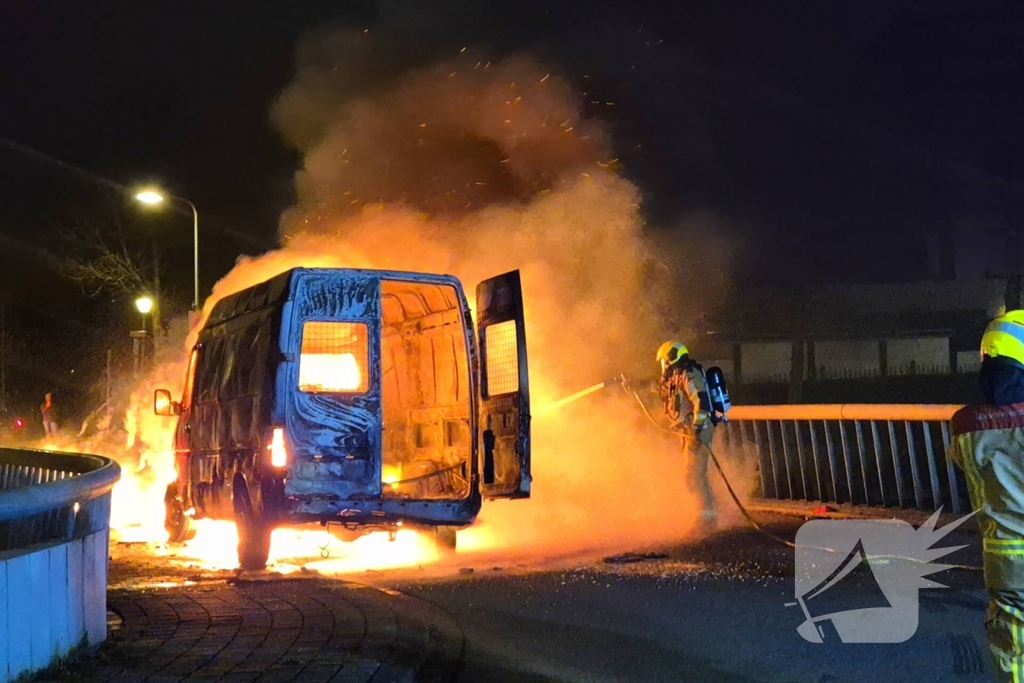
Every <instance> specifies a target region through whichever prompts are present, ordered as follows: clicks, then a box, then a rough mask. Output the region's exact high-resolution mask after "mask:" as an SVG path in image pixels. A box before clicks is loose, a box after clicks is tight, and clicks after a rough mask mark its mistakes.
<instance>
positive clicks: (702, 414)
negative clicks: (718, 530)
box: [657, 341, 717, 531]
mask: <svg viewBox="0 0 1024 683" xmlns="http://www.w3.org/2000/svg"><path fill="white" fill-rule="evenodd" d="M657 361H658V363H660V364H661V380H660V384H659V392H660V395H661V400H662V402H663V403H664V405H665V415H666V416H667V417H668V419H669V420H670V421H671V428H672V430H673V431H675V432H677V433H678V434H679V438H680V444H681V446H682V450H683V457H684V458H685V459H686V472H687V481H688V483H689V485H690V488H691V490H692V491H693V493H695V494H696V496H697V499H698V501H699V503H700V506H701V509H700V525H701V528H702V529H703V530H705V531H713V530H714V529H715V526H716V524H717V514H716V513H715V500H714V497H713V496H712V494H711V485H710V483H709V482H708V458H709V457H710V450H709V449H710V448H711V441H712V438H713V436H714V430H715V427H714V425H713V424H712V421H711V402H710V400H709V398H708V392H707V386H706V384H705V381H704V370H703V368H701V366H700V365H698V364H697V363H696V362H694V361H693V360H692V359H691V358H690V351H689V349H687V348H686V345H685V344H683V343H682V342H678V341H667V342H665V343H664V344H662V345H661V347H660V348H659V349H658V355H657Z"/></svg>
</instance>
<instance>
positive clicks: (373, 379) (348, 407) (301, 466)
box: [275, 270, 381, 500]
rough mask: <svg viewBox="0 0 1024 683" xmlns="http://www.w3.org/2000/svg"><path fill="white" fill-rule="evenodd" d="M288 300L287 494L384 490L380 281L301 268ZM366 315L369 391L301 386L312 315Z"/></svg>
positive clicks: (281, 375) (279, 383)
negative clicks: (304, 345) (304, 336)
mask: <svg viewBox="0 0 1024 683" xmlns="http://www.w3.org/2000/svg"><path fill="white" fill-rule="evenodd" d="M289 298H290V305H288V306H286V307H285V314H286V316H287V317H286V319H285V320H283V321H282V327H287V328H288V329H287V331H285V330H284V329H282V341H284V342H285V343H286V345H287V346H286V348H285V358H286V361H285V362H284V363H282V364H281V365H280V366H279V368H278V373H277V378H276V388H277V400H278V402H279V406H278V408H279V409H280V408H283V410H275V412H276V413H277V414H281V413H283V415H284V418H285V426H286V431H287V436H288V447H289V457H290V459H291V462H290V464H289V468H288V478H287V479H286V481H285V495H287V496H290V497H293V498H296V499H298V500H344V499H360V498H364V499H365V498H376V497H379V496H380V464H381V422H380V416H381V398H380V280H379V278H378V277H377V276H376V275H374V274H370V273H365V272H359V271H342V272H330V271H317V270H307V271H303V270H297V271H296V273H295V277H294V278H293V280H292V295H291V297H289ZM311 320H313V321H331V320H335V321H351V322H360V323H364V324H365V325H367V327H368V328H369V339H370V348H369V367H368V368H367V370H368V379H369V382H368V386H369V389H368V391H367V392H366V393H363V394H329V393H319V394H318V393H306V392H302V391H299V388H298V387H299V353H300V349H301V340H302V328H303V324H304V323H305V322H307V321H311Z"/></svg>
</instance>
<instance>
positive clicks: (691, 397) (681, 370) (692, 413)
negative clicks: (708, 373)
mask: <svg viewBox="0 0 1024 683" xmlns="http://www.w3.org/2000/svg"><path fill="white" fill-rule="evenodd" d="M660 389H661V392H660V393H661V400H662V402H663V403H664V404H665V414H666V415H667V416H668V419H669V420H671V421H672V427H673V428H675V429H686V430H693V431H697V430H698V429H700V428H702V427H703V426H704V425H705V424H707V423H708V411H709V410H710V402H709V401H708V388H707V385H706V384H705V382H704V371H703V370H702V368H701V367H700V366H699V365H697V364H696V363H692V362H691V363H688V364H686V365H684V366H681V367H672V368H670V369H669V370H668V372H667V373H666V374H665V376H664V377H662V378H661V386H660Z"/></svg>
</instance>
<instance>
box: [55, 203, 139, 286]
mask: <svg viewBox="0 0 1024 683" xmlns="http://www.w3.org/2000/svg"><path fill="white" fill-rule="evenodd" d="M116 222H119V221H116ZM108 232H110V231H104V230H103V229H102V228H101V227H100V226H98V225H96V224H95V223H93V222H91V221H88V220H79V221H76V222H75V223H73V224H72V225H70V226H69V227H67V228H65V229H64V230H62V231H61V236H62V237H63V239H64V241H65V242H66V243H67V245H68V247H69V251H70V252H71V255H69V256H65V257H63V258H61V259H60V261H59V264H58V269H59V271H60V274H61V275H63V276H64V277H66V278H68V279H69V280H71V281H72V282H75V283H76V284H78V286H79V287H81V289H82V291H83V292H84V293H85V294H87V295H88V296H97V295H99V294H102V293H109V294H134V293H137V292H140V291H142V290H143V289H145V288H146V287H147V285H148V283H147V282H146V278H145V275H144V273H145V272H146V270H147V266H148V265H150V264H148V263H146V261H145V260H144V257H143V252H141V251H132V250H130V249H129V248H128V245H127V243H126V242H125V240H124V238H123V233H122V231H121V229H120V226H117V230H116V233H115V238H114V239H111V235H109V234H106V233H108Z"/></svg>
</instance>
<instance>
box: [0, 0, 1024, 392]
mask: <svg viewBox="0 0 1024 683" xmlns="http://www.w3.org/2000/svg"><path fill="white" fill-rule="evenodd" d="M331 23H339V24H346V25H351V26H364V27H366V28H368V29H370V30H373V31H388V32H393V33H396V34H398V35H400V36H404V37H407V39H408V41H409V44H410V45H415V46H416V49H409V50H407V51H406V52H407V54H404V55H403V56H402V60H404V61H405V62H407V63H408V66H415V65H417V64H420V63H427V62H429V61H431V60H433V59H435V58H437V57H439V56H445V55H450V54H453V52H457V51H458V50H459V49H460V48H461V47H462V46H465V45H473V46H484V47H487V48H489V49H490V50H491V51H492V52H493V53H494V54H496V55H500V54H501V53H504V52H512V51H521V50H526V51H530V52H532V53H535V54H539V55H541V56H542V57H544V58H546V59H549V60H551V61H552V62H553V63H555V64H557V65H558V66H559V67H560V68H561V69H562V70H563V71H564V72H565V73H566V74H568V75H569V76H570V77H571V78H572V79H573V81H574V82H575V84H576V85H577V87H578V88H579V90H580V98H581V102H582V103H583V105H582V106H584V108H585V110H586V112H587V114H588V115H592V116H596V117H599V118H601V119H602V120H604V121H606V122H607V123H608V124H609V125H610V126H611V128H612V131H613V134H614V137H615V140H616V146H617V148H618V149H617V152H618V153H619V155H620V158H621V159H622V162H623V165H624V168H625V172H626V173H627V174H629V175H630V177H632V178H633V179H635V180H636V182H637V183H638V184H639V185H640V187H641V188H642V189H643V191H644V198H645V204H644V207H645V210H646V211H647V213H648V215H649V217H650V220H651V224H652V229H654V230H660V231H666V232H671V231H676V232H678V234H679V239H680V240H685V239H686V238H687V232H686V229H685V228H682V227H679V226H681V225H683V224H684V223H685V221H684V220H683V217H684V216H686V215H687V214H689V213H691V212H693V211H709V212H712V213H713V214H715V215H717V216H720V217H723V218H725V219H726V221H727V223H728V224H729V225H731V226H732V228H731V230H732V233H733V237H734V238H735V239H737V240H738V248H737V257H738V261H737V265H736V270H737V272H736V273H735V275H734V277H735V278H736V279H738V280H740V281H741V282H749V283H794V282H795V283H816V282H826V281H827V282H844V281H849V282H855V281H856V282H897V281H902V280H911V279H917V278H920V277H922V276H923V275H925V269H926V263H925V261H926V259H925V239H926V236H928V235H938V236H939V238H940V239H942V240H947V241H948V240H950V239H952V238H951V235H952V234H953V232H954V231H956V230H963V229H965V228H964V226H968V228H967V229H968V230H970V229H986V230H996V231H999V230H1009V229H1012V228H1015V227H1017V224H1018V223H1019V218H1018V215H1019V211H1018V209H1019V208H1020V206H1021V191H1020V186H1019V183H1020V181H1021V174H1022V155H1024V132H1022V127H1021V121H1024V94H1022V90H1021V87H1020V83H1021V76H1022V75H1024V74H1022V64H1024V6H1022V5H1021V4H1020V3H1019V2H997V1H994V0H982V1H976V2H952V1H950V0H930V1H929V2H926V3H925V2H910V1H906V0H858V1H857V2H837V3H821V2H809V1H800V2H796V1H793V2H774V3H765V2H756V1H753V0H748V1H745V2H741V1H739V0H716V1H715V2H707V1H701V2H660V3H659V2H633V3H620V4H616V3H593V2H586V3H584V2H578V1H577V2H562V3H541V2H535V1H534V0H525V1H519V2H515V3H469V2H465V3H462V2H440V3H410V4H400V3H373V2H348V3H337V2H323V1H315V0H310V1H306V2H302V3H293V4H291V5H285V3H241V2H233V3H232V2H228V3H205V2H176V3H133V2H122V1H118V2H99V1H97V2H90V3H73V4H72V3H60V2H46V1H41V0H37V1H36V2H31V3H29V2H6V3H3V5H2V8H0V64H3V68H2V69H0V102H2V106H0V138H2V140H3V142H0V247H2V248H0V301H2V302H4V308H3V313H4V315H3V318H4V321H5V324H4V327H5V331H6V338H7V349H8V363H7V375H8V377H7V382H8V388H9V391H10V393H11V394H12V401H15V400H16V401H21V402H22V403H24V404H27V405H30V406H33V407H32V409H33V410H34V409H35V408H34V406H35V405H37V404H38V400H41V394H42V393H43V392H44V391H45V390H50V389H52V390H55V391H57V393H58V395H59V396H60V395H62V394H63V396H64V397H65V400H66V402H67V403H72V404H78V405H76V406H74V408H76V409H82V410H84V409H85V408H86V407H88V408H91V407H93V405H94V404H95V403H96V399H97V396H98V395H97V394H96V393H95V392H94V391H93V387H94V383H95V382H96V381H97V380H98V377H99V373H100V372H101V371H102V368H103V367H104V366H105V362H106V348H111V347H113V348H116V349H117V353H118V354H119V355H118V358H119V359H122V360H123V358H124V353H125V348H126V344H127V334H126V331H127V330H128V329H130V328H131V327H133V326H138V318H137V314H134V313H133V311H132V309H131V298H132V297H131V296H129V295H127V294H123V295H117V296H114V295H101V296H98V297H94V298H88V297H84V296H83V295H82V294H81V293H80V290H79V289H78V288H77V287H76V286H75V285H74V284H72V283H69V282H66V281H63V280H62V279H61V278H60V277H59V276H58V275H57V274H56V272H55V271H54V269H53V268H52V257H53V255H54V254H59V253H60V252H61V250H62V249H63V248H65V246H64V244H63V242H62V239H61V237H60V226H61V225H63V224H64V222H65V221H66V220H67V217H68V216H69V215H75V214H76V213H78V214H81V215H90V216H94V217H95V216H102V215H103V213H104V211H107V210H109V211H111V212H118V211H119V212H121V214H122V215H123V216H124V220H125V229H126V230H127V231H129V232H130V233H131V238H132V239H133V240H137V241H140V242H141V243H145V242H146V241H147V240H152V241H155V242H156V244H157V245H158V248H159V249H160V250H161V254H162V257H163V258H162V263H163V274H162V275H163V279H164V282H165V285H166V291H165V294H164V306H165V312H166V313H169V314H170V313H174V312H176V311H177V312H180V311H184V310H185V309H186V308H187V306H188V304H189V302H190V300H191V289H190V288H191V276H192V275H191V231H190V228H191V225H190V222H189V221H190V218H191V217H190V215H189V214H188V213H187V212H186V211H185V210H182V211H180V212H161V213H159V214H157V213H144V212H141V211H138V210H137V208H136V207H133V206H132V205H131V203H130V201H129V200H128V198H127V197H128V195H126V194H125V191H126V188H131V187H134V186H136V185H137V184H139V183H141V182H144V181H155V182H158V183H160V184H161V185H162V186H164V187H166V188H168V189H169V190H171V191H173V192H175V193H177V194H179V195H182V196H185V197H188V198H189V199H191V200H192V201H193V202H195V203H196V204H197V205H198V206H199V209H200V227H201V232H202V254H203V255H202V284H203V289H204V292H208V291H209V288H210V287H211V286H212V284H213V283H214V282H215V281H216V279H217V278H219V277H220V276H221V275H223V274H224V273H225V272H226V271H227V270H228V269H229V268H230V267H231V265H232V263H233V262H234V259H235V258H236V257H237V256H238V255H239V254H240V253H244V252H248V253H257V252H259V251H262V250H264V249H266V248H269V247H271V246H273V245H274V244H275V233H276V228H277V219H278V216H279V214H280V212H281V210H282V209H284V208H286V207H287V206H289V205H290V203H291V201H292V189H291V181H292V174H293V172H294V170H295V168H296V166H297V164H298V162H299V159H298V158H297V156H296V154H295V153H294V152H292V151H290V150H288V149H287V148H286V147H285V146H284V145H283V144H281V142H280V141H279V138H278V136H277V134H276V133H275V132H274V130H273V128H272V126H271V124H270V121H269V117H268V109H269V106H270V105H271V103H272V102H273V100H274V98H275V96H276V95H277V94H278V93H279V92H280V91H281V90H282V88H283V87H284V86H285V85H286V84H287V83H288V81H289V80H290V78H291V76H292V75H293V71H294V49H295V45H296V42H297V41H298V39H299V38H300V37H301V36H303V35H304V34H306V33H307V32H309V31H310V30H312V29H315V28H318V27H322V26H324V25H326V24H331ZM591 102H598V103H599V104H591ZM608 102H612V103H614V104H613V105H608V104H607V103H608ZM33 150H35V151H33ZM118 184H122V186H121V187H119V186H118ZM970 226H982V227H975V228H971V227H970ZM72 370H74V372H72ZM90 392H92V393H90ZM14 394H17V395H18V397H17V398H14V397H13V395H14ZM37 397H38V399H37Z"/></svg>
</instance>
